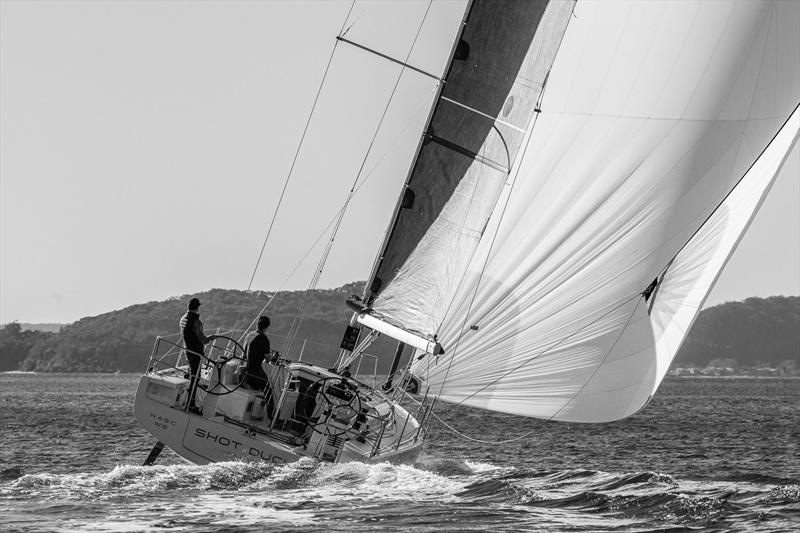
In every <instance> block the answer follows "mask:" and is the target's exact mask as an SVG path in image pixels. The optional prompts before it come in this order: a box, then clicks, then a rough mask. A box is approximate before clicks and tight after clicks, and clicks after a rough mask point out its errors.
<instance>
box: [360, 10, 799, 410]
mask: <svg viewBox="0 0 800 533" xmlns="http://www.w3.org/2000/svg"><path fill="white" fill-rule="evenodd" d="M501 5H502V7H504V8H513V9H518V8H519V9H521V8H520V6H522V5H535V6H536V9H537V10H538V13H540V15H539V16H538V18H534V19H533V21H532V22H530V20H529V22H530V23H532V26H531V29H532V30H535V31H533V34H532V35H530V36H529V37H527V42H528V43H529V44H528V45H526V47H525V49H526V50H527V51H526V52H525V53H524V54H522V55H523V56H524V57H525V58H526V61H522V62H520V63H519V65H520V67H519V71H518V72H519V74H518V75H517V76H514V80H515V81H514V83H512V84H510V85H508V91H507V95H506V96H504V97H503V98H504V102H503V104H502V105H495V106H494V107H493V108H491V109H490V108H482V107H481V103H483V101H482V100H468V101H466V103H465V100H464V99H463V97H461V95H451V94H450V93H447V92H446V91H445V92H444V93H443V96H444V97H451V96H452V99H453V100H455V101H456V102H460V103H462V104H464V105H465V106H466V107H469V108H473V109H477V110H480V111H482V112H483V114H482V115H477V116H484V117H485V115H488V116H489V117H494V118H492V119H491V120H490V121H489V122H490V123H488V124H486V123H484V124H482V128H477V127H475V128H469V127H466V126H467V125H469V122H468V120H467V119H468V118H469V119H474V120H475V121H478V120H479V119H477V118H475V116H474V115H471V114H469V113H468V112H467V111H465V114H464V116H463V118H456V119H453V122H452V123H451V124H448V123H443V124H442V125H441V126H440V125H439V124H440V123H439V122H437V119H436V116H434V120H433V121H432V126H433V133H432V134H430V135H431V142H429V143H428V144H427V145H426V146H425V147H424V148H423V150H422V152H421V153H420V156H419V159H418V161H417V163H416V166H415V169H414V174H413V175H412V179H411V180H410V183H409V184H410V186H411V187H412V188H413V189H414V192H415V193H416V198H415V207H414V208H413V209H411V210H408V211H407V212H405V213H404V212H403V211H402V210H401V218H400V219H399V222H398V224H397V226H396V227H395V230H394V232H393V238H392V239H390V240H389V244H388V246H387V250H386V251H385V253H384V257H385V258H386V259H385V261H384V263H383V264H381V266H380V267H379V269H378V277H379V278H381V279H382V280H383V284H382V285H383V287H384V288H383V290H382V291H378V292H379V294H378V297H377V298H376V299H375V301H374V303H373V305H374V309H375V311H376V312H377V313H379V314H380V315H382V316H383V317H384V318H385V319H386V320H388V321H392V322H393V323H395V324H396V325H398V326H400V327H402V328H404V329H408V330H412V331H416V332H417V333H419V334H422V335H425V336H428V337H430V338H433V337H434V336H436V338H437V339H438V341H439V342H440V343H441V344H442V345H443V346H444V349H445V354H444V355H441V356H439V357H434V356H426V357H422V358H421V359H418V360H416V361H415V363H414V365H413V367H412V371H413V373H415V374H416V375H417V376H419V377H420V378H422V379H424V380H425V381H426V382H427V384H428V385H430V386H431V390H432V391H433V392H434V393H436V394H438V395H439V396H440V398H442V399H444V400H447V401H450V402H458V403H464V404H467V405H472V406H476V407H482V408H487V409H492V410H497V411H503V412H509V413H515V414H521V415H527V416H535V417H541V418H546V419H556V420H566V421H580V422H602V421H610V420H615V419H619V418H622V417H625V416H628V415H630V414H632V413H634V412H636V411H637V410H638V409H640V408H641V407H642V406H643V405H645V404H646V402H647V401H648V399H649V398H650V397H651V396H652V394H653V392H654V391H655V390H656V388H657V387H658V384H659V383H660V381H661V379H662V378H663V376H664V375H665V373H666V370H667V368H668V366H669V363H670V362H671V360H672V358H673V357H674V355H675V352H676V351H677V349H678V347H679V346H680V344H681V342H682V340H683V337H684V335H685V334H686V331H687V330H688V328H689V327H690V326H691V323H692V322H693V320H694V317H695V315H696V313H697V312H698V310H699V308H700V306H701V304H702V302H703V300H704V298H705V295H706V294H707V292H708V290H709V289H710V287H711V286H712V285H713V282H714V280H715V279H716V276H717V275H718V273H719V271H720V269H721V268H722V267H723V266H724V263H725V261H726V260H727V257H728V256H729V255H730V252H731V251H732V249H733V248H734V247H735V245H736V243H737V242H738V239H739V238H740V236H741V234H742V232H743V231H744V230H745V229H746V227H747V225H748V223H749V220H750V219H751V217H752V216H753V214H754V212H755V211H756V210H757V208H758V206H759V205H760V202H761V200H762V198H763V195H764V194H766V191H767V190H768V188H769V185H770V183H771V181H772V179H773V177H774V175H775V173H776V172H777V170H778V169H779V168H780V163H781V161H782V159H783V155H784V154H785V153H786V152H787V151H788V150H789V149H790V147H791V145H792V143H793V142H794V139H795V137H796V131H797V124H796V122H797V120H796V115H795V118H793V119H792V122H791V123H789V124H788V125H787V126H786V129H785V130H784V132H783V133H781V137H780V138H779V139H776V141H775V142H774V143H773V144H772V145H770V142H771V141H772V140H773V137H774V136H775V135H776V133H777V132H778V131H779V130H780V129H781V127H782V126H783V125H784V124H785V123H787V119H788V118H789V117H790V116H791V115H792V113H793V112H794V110H795V108H796V107H797V105H798V100H800V96H798V95H800V72H799V71H800V66H799V65H798V61H797V50H799V49H800V3H797V2H724V1H715V2H706V3H701V2H621V3H610V2H586V3H579V4H578V5H577V6H576V8H575V12H574V16H570V10H571V7H572V6H571V5H568V4H567V5H568V6H569V8H570V9H567V8H565V4H564V3H560V2H554V3H544V2H542V3H536V4H527V3H519V4H517V3H509V4H500V3H496V2H481V1H476V2H474V4H473V6H472V10H471V12H470V17H469V19H468V21H467V24H466V27H465V30H464V40H466V41H467V42H469V44H470V52H471V53H477V51H478V50H479V49H480V46H477V45H476V46H473V42H471V41H470V39H471V38H473V37H472V36H471V34H470V31H476V32H477V30H474V28H475V27H476V26H477V27H480V17H488V16H496V11H497V12H499V11H502V9H501V8H500V6H501ZM494 6H497V8H496V9H495V8H494ZM531 9H532V8H531ZM519 20H520V15H519V14H518V13H514V16H512V17H509V18H507V19H506V18H502V17H500V18H495V19H492V22H491V25H490V27H491V28H492V29H491V33H490V35H487V37H486V47H487V49H491V50H503V51H504V52H502V53H499V55H498V53H491V52H487V54H489V55H487V56H486V57H491V58H493V59H496V58H497V57H505V47H506V46H509V45H508V44H507V43H509V42H512V41H514V42H518V40H519V32H520V31H521V30H520V28H519V27H518V26H517V25H516V24H515V23H516V22H517V21H519ZM536 21H538V22H536ZM567 21H568V26H567V27H566V32H565V33H564V34H563V41H562V39H561V35H560V33H559V24H566V23H567ZM498 24H505V26H498ZM478 34H480V32H478ZM523 40H524V39H523ZM493 47H496V48H493ZM551 53H552V54H555V55H554V61H553V63H552V70H550V72H549V75H548V73H547V71H548V69H549V67H548V63H549V59H548V58H549V54H551ZM511 55H513V54H511ZM477 57H482V56H477ZM527 58H532V60H533V64H535V65H536V67H531V69H528V68H527V67H526V66H525V65H528V63H527ZM488 63H489V64H491V63H492V62H491V61H489V62H488ZM459 68H462V69H467V68H468V69H469V74H470V81H469V83H468V84H474V83H477V84H481V85H480V86H481V87H484V86H485V87H494V86H495V85H494V84H495V82H496V80H497V79H498V73H497V72H494V71H492V70H491V69H490V68H489V67H488V66H486V65H484V64H483V63H482V62H480V61H478V60H477V59H475V60H474V61H472V62H471V61H469V60H468V61H467V62H465V63H464V65H463V66H461V67H460V66H459V63H458V60H456V61H454V62H453V66H452V67H451V70H450V73H451V74H452V73H453V72H456V71H457V70H458V69H459ZM502 68H503V69H506V68H507V66H503V67H502ZM545 79H547V83H546V92H545V93H544V96H543V99H542V101H541V113H539V114H538V116H537V117H536V120H535V124H534V125H533V127H532V128H529V122H530V118H531V117H532V116H533V115H534V112H535V111H534V109H533V108H532V107H531V106H535V105H536V104H535V102H536V100H537V99H538V94H539V93H540V92H541V87H542V85H543V84H544V81H545ZM448 80H449V78H448ZM472 80H481V81H479V82H473V81H472ZM526 80H532V81H530V83H528V81H526ZM465 83H466V82H465ZM446 87H447V85H446ZM520 87H524V88H525V90H524V91H523V93H524V94H525V95H524V96H518V95H517V93H516V92H515V91H516V90H517V89H518V88H520ZM528 89H529V91H528ZM501 92H502V91H501ZM480 94H483V93H482V92H481V93H480ZM496 98H497V95H495V97H494V99H492V100H491V101H492V102H494V103H495V104H499V102H498V101H497V99H496ZM509 102H511V103H509ZM522 102H525V103H526V104H525V105H527V106H528V107H527V108H525V107H523V109H520V108H519V107H518V105H519V104H521V103H522ZM455 107H461V108H462V109H464V106H458V105H456V106H455ZM443 109H445V107H444V103H443V102H441V101H440V102H439V104H438V107H437V110H436V113H439V112H440V111H441V110H443ZM506 109H510V113H509V114H508V116H507V115H506V114H505V110H506ZM515 113H518V114H515ZM525 131H527V135H525V136H524V133H523V132H525ZM787 132H788V133H787ZM429 133H430V132H429ZM433 136H435V137H445V138H446V139H448V140H451V141H454V142H453V143H442V142H437V140H436V138H434V137H433ZM453 136H456V137H455V138H454V137H453ZM784 136H788V137H784ZM787 138H788V139H789V140H786V139H787ZM449 144H457V145H458V147H466V148H468V149H469V150H470V151H471V152H474V154H476V155H472V156H470V155H469V154H468V152H466V151H465V150H462V149H461V148H456V149H455V150H454V149H453V147H452V146H449ZM501 145H506V146H508V148H509V149H508V155H507V156H506V157H505V158H504V156H503V154H504V152H503V150H502V149H501V148H500V146H501ZM768 146H769V149H768V151H767V153H766V154H765V156H766V155H769V158H766V157H765V158H761V160H759V156H760V155H761V154H762V152H764V151H765V150H766V149H767V147H768ZM445 152H447V153H448V154H451V155H450V156H449V157H450V158H451V159H455V157H454V156H452V153H453V152H455V153H456V154H459V155H460V156H463V160H458V161H459V163H460V164H455V165H454V164H447V165H444V164H441V161H442V159H441V157H439V154H443V153H445ZM772 152H777V155H773V153H772ZM479 156H480V157H479ZM485 160H490V161H491V162H492V163H493V164H486V163H485ZM757 160H758V164H756V165H755V166H754V165H753V164H754V162H756V161H757ZM506 165H508V166H509V167H510V171H508V169H504V167H505V166H506ZM751 167H752V168H751ZM748 171H750V172H748ZM417 176H429V178H430V179H429V181H430V184H429V185H427V186H421V187H420V186H418V187H415V186H414V185H415V180H416V179H417ZM507 176H510V177H511V179H506V178H507ZM426 187H427V189H426ZM429 190H430V191H433V190H436V191H439V192H442V191H443V192H444V193H445V198H444V199H441V197H439V196H437V198H438V199H437V200H435V201H434V200H430V199H429V198H428V196H429ZM431 194H432V193H431ZM421 201H422V202H434V203H435V202H439V203H440V204H441V208H440V209H438V210H437V209H435V210H433V211H432V213H433V214H432V217H431V220H430V221H428V220H427V219H425V217H422V216H417V214H416V212H415V209H417V207H418V206H419V205H420V202H421ZM423 205H427V204H423ZM420 209H421V208H420ZM424 212H426V213H427V212H428V211H427V210H424ZM404 218H405V220H404ZM487 220H488V222H487ZM414 222H419V224H418V225H416V226H415V228H416V229H413V230H403V229H402V228H403V226H404V225H405V224H412V223H414ZM415 232H416V233H418V234H419V236H418V237H417V236H415ZM397 233H403V234H406V235H409V237H407V238H403V239H399V240H398V239H396V234H397ZM417 240H418V243H416V244H414V243H415V242H416V241H417ZM395 242H399V244H395ZM395 246H397V250H395V248H394V247H395ZM390 258H391V259H390ZM387 265H388V266H387ZM654 279H658V280H659V282H658V283H657V284H656V285H655V286H654V287H652V286H651V284H652V282H653V280H654ZM387 282H388V283H387ZM648 287H650V289H652V292H651V291H646V289H648ZM643 292H647V293H648V295H649V298H645V297H644V296H643V295H642V293H643Z"/></svg>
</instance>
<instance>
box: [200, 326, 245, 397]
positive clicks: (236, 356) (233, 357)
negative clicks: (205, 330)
mask: <svg viewBox="0 0 800 533" xmlns="http://www.w3.org/2000/svg"><path fill="white" fill-rule="evenodd" d="M216 339H225V340H227V341H229V342H232V343H233V349H232V350H230V352H229V351H228V350H226V351H225V355H224V356H223V357H220V358H219V359H217V360H216V361H211V360H209V363H210V364H213V365H214V366H215V367H217V376H219V377H220V378H221V377H222V367H224V366H225V365H226V364H228V363H229V362H231V361H241V362H242V363H245V364H246V363H247V360H246V359H245V357H244V348H242V345H241V344H239V342H238V341H237V340H236V339H232V338H231V337H227V336H225V335H216V336H215V337H214V340H216ZM212 343H213V341H212ZM237 348H238V352H237ZM245 375H246V373H245V372H241V375H240V376H239V382H238V383H237V384H236V386H234V387H233V388H231V387H229V386H228V385H226V384H225V383H223V382H222V380H221V379H220V380H219V381H218V382H217V384H216V385H215V386H214V389H216V388H217V386H219V388H221V389H222V390H221V391H216V392H215V391H213V390H207V391H206V393H207V394H211V395H213V396H222V395H224V394H230V393H232V392H233V391H235V390H236V389H238V388H239V387H241V386H242V385H243V384H244V379H245Z"/></svg>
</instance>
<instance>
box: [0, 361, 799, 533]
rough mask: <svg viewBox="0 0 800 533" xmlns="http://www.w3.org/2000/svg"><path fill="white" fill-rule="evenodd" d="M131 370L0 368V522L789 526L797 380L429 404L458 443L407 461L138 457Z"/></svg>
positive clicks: (52, 526)
mask: <svg viewBox="0 0 800 533" xmlns="http://www.w3.org/2000/svg"><path fill="white" fill-rule="evenodd" d="M137 380H138V376H135V375H64V374H62V375H52V374H45V375H42V374H37V375H24V374H0V531H3V532H12V531H26V532H40V531H41V532H62V531H63V532H67V531H93V532H99V531H158V532H164V531H170V532H201V531H202V532H205V531H220V532H256V531H259V532H260V531H304V532H312V531H348V532H349V531H377V532H384V531H403V532H422V531H430V532H449V531H480V532H495V531H624V532H628V531H690V530H710V531H770V532H772V531H800V379H797V378H760V379H753V378H668V379H667V380H666V381H665V382H664V384H663V385H662V386H661V388H660V389H659V391H658V393H657V394H656V396H655V398H654V399H653V401H652V402H651V403H650V405H649V406H648V407H647V408H646V409H644V410H643V411H642V412H640V413H639V414H637V415H635V416H633V417H631V418H629V419H627V420H624V421H621V422H616V423H612V424H603V425H580V424H563V423H552V422H550V423H548V422H540V421H536V420H531V419H524V418H519V417H513V416H507V415H499V414H495V413H488V412H483V411H478V410H472V409H468V408H463V407H452V406H446V405H441V408H440V410H439V415H440V416H441V418H442V420H443V421H445V422H446V423H447V424H449V425H451V426H452V427H453V428H455V429H457V430H458V431H459V432H462V433H463V434H464V435H465V436H466V437H469V438H466V437H465V436H461V435H459V434H456V433H454V432H453V431H451V430H450V429H448V428H447V427H445V426H444V425H443V424H442V423H438V422H437V423H436V424H435V425H434V426H433V428H432V430H431V432H430V433H429V435H428V440H427V443H426V446H425V448H424V451H423V453H422V455H421V456H420V458H419V460H418V461H417V462H416V463H415V464H414V465H408V466H394V465H390V464H374V465H366V464H360V463H350V464H336V465H333V464H323V463H317V462H315V461H313V460H303V461H300V462H298V463H294V464H290V465H286V466H272V465H267V464H244V463H218V464H215V465H208V466H194V465H190V464H187V463H185V462H184V461H183V460H181V459H180V458H179V457H177V456H176V455H174V454H173V453H172V452H169V451H167V450H165V451H164V453H163V454H162V455H161V457H160V458H159V460H158V462H157V463H156V465H155V466H152V467H143V466H141V464H142V461H144V459H145V457H146V456H147V454H148V452H149V450H150V448H151V447H152V446H153V439H152V437H150V436H148V434H147V433H146V432H145V431H144V430H142V429H140V427H139V425H138V423H137V422H136V420H135V419H134V417H133V414H132V404H133V395H134V391H135V387H136V383H137ZM470 439H476V440H470ZM512 439H516V440H513V442H506V443H501V442H502V441H508V440H512Z"/></svg>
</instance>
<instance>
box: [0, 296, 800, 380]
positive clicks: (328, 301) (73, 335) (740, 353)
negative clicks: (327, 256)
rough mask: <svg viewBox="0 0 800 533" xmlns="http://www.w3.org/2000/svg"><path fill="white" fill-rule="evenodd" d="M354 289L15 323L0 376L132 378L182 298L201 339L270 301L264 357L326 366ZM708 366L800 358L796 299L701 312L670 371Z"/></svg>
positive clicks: (378, 348) (385, 346) (242, 322)
mask: <svg viewBox="0 0 800 533" xmlns="http://www.w3.org/2000/svg"><path fill="white" fill-rule="evenodd" d="M363 285H364V284H363V282H359V283H350V284H348V285H345V286H343V287H339V288H337V289H317V290H312V291H291V292H290V291H286V292H279V293H277V294H273V293H267V292H259V291H255V292H247V291H238V290H223V289H212V290H210V291H207V292H203V293H199V294H187V295H183V296H180V297H175V298H171V299H169V300H166V301H162V302H148V303H144V304H139V305H133V306H130V307H127V308H125V309H122V310H120V311H113V312H110V313H105V314H102V315H98V316H95V317H87V318H83V319H81V320H79V321H77V322H75V323H73V324H69V325H67V326H65V327H63V328H62V329H61V330H60V331H59V332H57V333H52V332H42V331H25V330H22V328H21V327H20V325H19V324H15V323H12V324H7V325H6V326H5V327H3V328H2V329H0V371H8V370H32V371H37V372H115V371H121V372H140V371H143V370H144V369H145V366H146V364H147V360H148V358H149V357H150V353H151V350H152V348H153V343H154V341H155V338H156V337H157V336H168V335H174V336H175V337H174V338H177V337H176V334H177V333H178V320H179V319H180V317H181V315H182V314H183V313H184V312H185V310H186V304H187V302H188V301H189V299H190V298H192V297H193V296H197V297H198V298H200V300H201V301H202V303H203V305H202V307H201V308H200V311H201V317H202V320H203V324H204V325H205V329H206V333H213V332H215V331H217V328H220V329H221V330H243V329H245V328H247V327H248V326H249V325H250V323H251V321H252V320H253V319H254V318H256V317H257V315H258V313H259V311H260V310H261V309H262V307H263V306H264V304H266V303H267V302H268V301H270V299H271V298H272V297H273V296H274V299H273V300H272V301H271V303H270V304H269V306H268V307H267V310H266V311H265V314H267V315H268V316H269V317H270V319H271V321H272V326H271V327H270V330H269V336H270V339H271V341H272V345H273V348H275V349H278V350H280V351H281V352H282V354H284V355H288V356H289V357H292V358H296V357H297V355H298V354H299V352H300V349H301V347H302V348H303V359H304V360H310V361H314V362H317V363H320V364H322V365H325V366H329V365H331V364H332V363H333V362H334V361H335V359H336V357H337V355H338V346H339V343H340V341H341V338H342V334H343V332H344V327H345V325H346V324H347V321H348V319H349V317H350V311H349V310H348V309H347V308H346V307H345V305H344V301H345V299H346V298H347V297H348V296H350V295H351V294H361V292H362V289H363ZM301 309H305V310H306V311H305V314H304V315H303V320H302V321H301V323H300V328H299V331H298V333H297V335H296V339H297V340H296V341H295V343H294V344H293V345H292V347H291V348H289V349H287V347H286V346H285V345H284V338H285V336H286V335H287V334H288V333H289V331H290V328H292V325H293V323H295V320H296V319H297V318H298V317H299V316H300V310H301ZM392 351H393V342H392V341H391V340H390V339H381V340H380V341H379V342H378V343H375V344H374V345H373V346H372V347H371V348H370V350H369V352H370V353H372V354H374V355H378V356H380V357H381V366H380V367H379V370H380V371H384V372H385V371H386V369H387V366H388V364H389V359H391V354H392ZM715 359H735V360H737V361H738V363H739V365H740V366H755V365H756V364H759V363H762V364H767V365H771V366H775V365H777V364H779V363H781V362H782V361H785V360H794V361H797V360H798V359H800V297H797V296H792V297H783V296H774V297H771V298H749V299H747V300H745V301H743V302H729V303H725V304H722V305H718V306H716V307H712V308H709V309H706V310H704V311H703V312H702V313H701V314H700V316H699V317H698V319H697V321H696V323H695V325H694V327H693V328H692V331H691V332H690V334H689V337H688V339H687V340H686V342H685V343H684V346H683V348H682V349H681V351H680V352H679V354H678V357H677V364H683V365H689V364H691V365H697V366H705V365H707V364H708V363H709V362H710V361H713V360H715Z"/></svg>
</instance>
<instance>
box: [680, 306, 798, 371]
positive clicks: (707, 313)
mask: <svg viewBox="0 0 800 533" xmlns="http://www.w3.org/2000/svg"><path fill="white" fill-rule="evenodd" d="M714 359H733V360H735V361H737V362H738V363H739V364H740V365H743V366H755V365H758V364H764V365H766V366H777V365H778V364H780V363H781V362H783V361H787V360H789V361H795V362H800V297H798V296H771V297H769V298H748V299H746V300H744V301H743V302H727V303H724V304H721V305H717V306H715V307H710V308H708V309H705V310H703V311H702V312H701V313H700V316H698V317H697V320H696V321H695V323H694V326H692V330H691V331H690V332H689V336H688V338H687V339H686V341H685V342H684V343H683V346H682V347H681V350H680V351H679V352H678V357H677V358H676V362H677V363H678V364H694V365H697V366H706V365H707V364H708V363H709V362H711V361H713V360H714Z"/></svg>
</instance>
